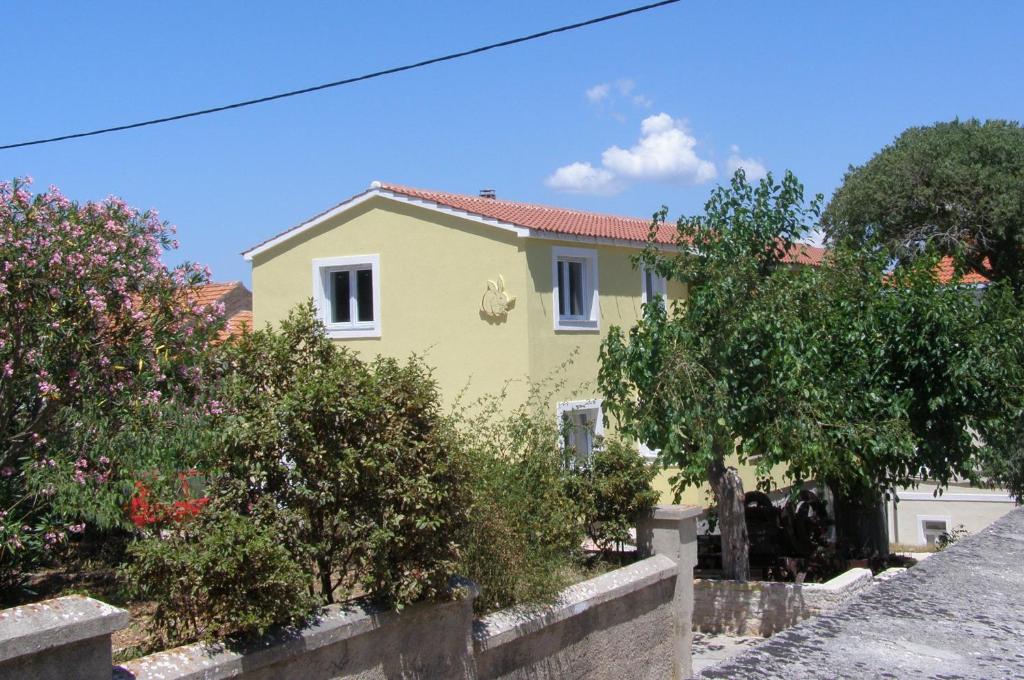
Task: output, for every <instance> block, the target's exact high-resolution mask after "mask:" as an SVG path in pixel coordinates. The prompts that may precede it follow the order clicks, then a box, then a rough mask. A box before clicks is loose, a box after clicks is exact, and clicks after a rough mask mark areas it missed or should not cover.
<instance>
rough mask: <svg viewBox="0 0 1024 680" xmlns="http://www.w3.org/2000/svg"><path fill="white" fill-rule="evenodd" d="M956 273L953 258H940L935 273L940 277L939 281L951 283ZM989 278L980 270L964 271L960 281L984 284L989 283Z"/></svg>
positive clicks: (986, 262)
mask: <svg viewBox="0 0 1024 680" xmlns="http://www.w3.org/2000/svg"><path fill="white" fill-rule="evenodd" d="M985 264H986V265H987V264H988V260H987V259H986V260H985ZM955 273H956V265H954V264H953V258H951V257H944V258H942V259H941V260H939V264H938V265H937V266H936V267H935V274H936V275H937V276H938V277H939V281H940V282H942V283H949V282H950V281H952V280H953V276H954V275H955ZM988 282H989V281H988V279H987V278H985V277H984V276H982V275H981V274H979V273H978V272H964V275H963V276H962V277H961V279H960V283H964V284H968V285H984V284H986V283H988Z"/></svg>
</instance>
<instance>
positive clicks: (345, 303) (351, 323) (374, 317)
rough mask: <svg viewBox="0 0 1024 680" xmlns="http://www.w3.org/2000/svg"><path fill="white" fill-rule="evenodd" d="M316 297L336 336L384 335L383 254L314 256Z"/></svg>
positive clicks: (315, 299)
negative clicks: (381, 267) (382, 318)
mask: <svg viewBox="0 0 1024 680" xmlns="http://www.w3.org/2000/svg"><path fill="white" fill-rule="evenodd" d="M313 292H314V295H313V298H314V301H315V303H316V308H317V312H318V314H319V315H320V318H321V320H322V321H323V322H324V326H326V327H327V334H328V336H329V337H332V338H370V337H380V258H379V257H378V256H377V255H361V256H355V257H328V258H319V259H316V260H313Z"/></svg>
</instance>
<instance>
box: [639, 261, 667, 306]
mask: <svg viewBox="0 0 1024 680" xmlns="http://www.w3.org/2000/svg"><path fill="white" fill-rule="evenodd" d="M655 295H660V296H661V299H662V300H665V301H666V302H667V298H668V282H667V281H666V280H665V277H664V276H658V274H657V272H654V271H652V270H650V269H647V268H646V267H641V268H640V301H641V302H642V303H644V304H647V303H648V302H650V301H651V300H653V299H654V296H655Z"/></svg>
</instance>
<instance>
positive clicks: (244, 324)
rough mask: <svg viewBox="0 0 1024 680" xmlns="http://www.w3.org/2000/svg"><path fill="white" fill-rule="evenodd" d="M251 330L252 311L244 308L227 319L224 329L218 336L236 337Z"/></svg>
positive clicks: (222, 337)
mask: <svg viewBox="0 0 1024 680" xmlns="http://www.w3.org/2000/svg"><path fill="white" fill-rule="evenodd" d="M252 330H253V325H252V312H251V311H250V310H248V309H246V310H243V311H241V312H238V313H237V314H235V315H234V316H233V317H231V318H230V319H228V320H227V323H226V324H225V325H224V330H222V331H221V333H220V337H221V339H222V340H223V339H224V338H230V337H237V336H239V335H242V334H243V333H245V332H247V331H248V332H251V331H252Z"/></svg>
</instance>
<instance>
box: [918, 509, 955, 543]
mask: <svg viewBox="0 0 1024 680" xmlns="http://www.w3.org/2000/svg"><path fill="white" fill-rule="evenodd" d="M917 521H918V526H919V529H920V538H921V541H922V542H923V543H924V544H925V545H935V544H936V543H938V541H939V536H941V535H942V534H946V533H949V524H950V518H948V517H922V516H920V515H918V517H917Z"/></svg>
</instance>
